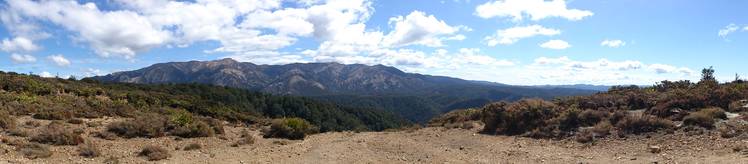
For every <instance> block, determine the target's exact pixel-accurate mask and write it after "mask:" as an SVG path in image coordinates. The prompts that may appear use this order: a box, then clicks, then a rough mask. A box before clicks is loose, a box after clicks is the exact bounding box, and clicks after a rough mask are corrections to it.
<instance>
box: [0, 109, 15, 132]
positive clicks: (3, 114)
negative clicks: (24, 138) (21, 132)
mask: <svg viewBox="0 0 748 164" xmlns="http://www.w3.org/2000/svg"><path fill="white" fill-rule="evenodd" d="M0 128H3V129H15V128H16V118H15V117H13V116H11V115H10V113H8V111H5V110H0Z"/></svg>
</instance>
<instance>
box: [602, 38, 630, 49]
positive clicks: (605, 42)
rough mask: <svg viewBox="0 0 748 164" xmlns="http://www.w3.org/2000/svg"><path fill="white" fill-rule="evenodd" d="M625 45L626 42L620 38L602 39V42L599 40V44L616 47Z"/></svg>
mask: <svg viewBox="0 0 748 164" xmlns="http://www.w3.org/2000/svg"><path fill="white" fill-rule="evenodd" d="M625 45H626V42H624V41H622V40H608V39H605V40H603V42H600V46H605V47H611V48H618V47H621V46H625Z"/></svg>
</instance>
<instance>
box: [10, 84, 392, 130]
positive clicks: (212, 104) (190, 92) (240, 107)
mask: <svg viewBox="0 0 748 164" xmlns="http://www.w3.org/2000/svg"><path fill="white" fill-rule="evenodd" d="M0 109H1V110H3V111H8V112H10V113H11V114H15V115H33V116H35V117H45V118H52V119H68V118H71V117H86V118H96V117H101V116H125V117H132V116H134V115H135V113H160V114H169V113H173V112H170V111H179V110H186V111H189V112H191V113H193V114H195V115H202V116H209V117H214V118H219V119H224V120H228V121H232V122H244V123H258V122H266V121H265V120H266V118H281V117H299V118H303V119H305V120H308V121H309V122H311V123H313V124H315V125H316V126H319V128H320V130H321V131H340V130H383V129H388V128H397V127H400V126H402V125H404V124H406V121H404V120H403V119H400V117H398V116H395V115H393V114H391V113H389V112H384V111H381V110H377V109H363V108H351V107H344V106H338V105H335V104H331V103H323V102H318V101H315V100H312V99H308V98H301V97H293V96H273V95H270V94H264V93H259V92H253V91H248V90H244V89H234V88H228V87H216V86H209V85H204V84H160V85H145V84H121V83H107V84H102V83H99V82H98V81H96V80H93V79H82V80H75V79H60V78H41V77H38V76H35V75H23V74H17V73H12V72H10V73H5V72H0Z"/></svg>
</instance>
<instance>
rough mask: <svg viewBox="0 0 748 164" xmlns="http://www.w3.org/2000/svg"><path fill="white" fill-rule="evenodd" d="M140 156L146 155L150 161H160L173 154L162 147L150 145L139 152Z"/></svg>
mask: <svg viewBox="0 0 748 164" xmlns="http://www.w3.org/2000/svg"><path fill="white" fill-rule="evenodd" d="M138 156H141V157H145V158H146V159H148V160H149V161H158V160H162V159H166V158H169V157H171V154H169V150H166V149H164V148H162V147H159V146H155V145H149V146H145V147H143V150H141V151H140V152H139V153H138Z"/></svg>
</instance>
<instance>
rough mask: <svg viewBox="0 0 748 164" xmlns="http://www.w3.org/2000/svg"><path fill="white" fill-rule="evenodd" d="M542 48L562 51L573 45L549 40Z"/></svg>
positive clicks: (541, 45)
mask: <svg viewBox="0 0 748 164" xmlns="http://www.w3.org/2000/svg"><path fill="white" fill-rule="evenodd" d="M540 47H543V48H548V49H555V50H562V49H566V48H569V47H571V45H570V44H569V43H568V42H566V41H563V40H549V41H547V42H545V43H543V44H540Z"/></svg>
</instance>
